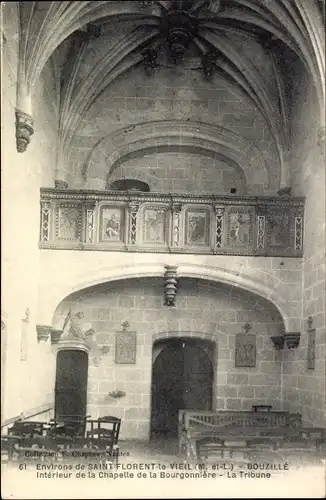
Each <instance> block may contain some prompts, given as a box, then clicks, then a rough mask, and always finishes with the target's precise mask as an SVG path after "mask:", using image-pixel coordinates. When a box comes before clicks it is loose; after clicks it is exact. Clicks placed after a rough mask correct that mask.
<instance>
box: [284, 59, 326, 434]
mask: <svg viewBox="0 0 326 500" xmlns="http://www.w3.org/2000/svg"><path fill="white" fill-rule="evenodd" d="M293 74H296V75H297V78H296V79H294V81H297V82H298V84H297V86H295V87H294V93H293V102H294V106H293V107H294V112H293V149H292V184H293V187H294V190H295V192H296V194H298V195H300V196H301V195H304V196H306V208H305V214H306V215H305V228H304V231H305V245H304V257H303V275H302V290H303V303H302V325H301V332H302V334H301V340H300V347H299V349H296V350H293V351H291V352H288V353H286V358H285V359H286V362H285V364H284V375H283V381H284V401H285V404H286V407H287V408H289V409H291V410H295V411H299V412H301V413H302V415H303V419H304V421H305V422H306V423H307V424H309V425H317V426H323V427H324V426H325V425H326V418H325V364H326V356H325V352H326V351H325V343H326V334H325V157H324V151H325V150H324V148H325V144H324V142H323V140H321V139H322V137H320V132H321V131H322V130H321V128H320V110H319V106H318V102H317V99H316V96H315V94H314V90H313V87H312V83H311V81H310V80H309V79H308V78H307V77H304V74H303V71H302V68H300V67H294V68H293ZM309 316H311V317H312V319H313V325H312V327H313V328H315V329H316V359H315V369H308V366H307V345H308V334H307V328H308V324H307V320H308V317H309Z"/></svg>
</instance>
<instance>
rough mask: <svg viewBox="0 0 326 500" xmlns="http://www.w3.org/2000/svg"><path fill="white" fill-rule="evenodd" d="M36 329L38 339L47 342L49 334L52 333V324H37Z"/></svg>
mask: <svg viewBox="0 0 326 500" xmlns="http://www.w3.org/2000/svg"><path fill="white" fill-rule="evenodd" d="M36 331H37V341H38V342H46V341H47V340H48V338H49V335H50V334H51V331H52V326H47V325H36Z"/></svg>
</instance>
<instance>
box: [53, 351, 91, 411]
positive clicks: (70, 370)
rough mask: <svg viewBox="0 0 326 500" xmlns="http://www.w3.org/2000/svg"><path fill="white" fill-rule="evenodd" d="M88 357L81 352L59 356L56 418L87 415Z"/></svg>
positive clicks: (62, 352)
mask: <svg viewBox="0 0 326 500" xmlns="http://www.w3.org/2000/svg"><path fill="white" fill-rule="evenodd" d="M87 378H88V355H87V353H86V352H84V351H79V350H63V351H59V352H58V355H57V371H56V384H55V417H56V419H60V417H61V416H63V415H74V416H76V415H81V416H85V415H86V405H87Z"/></svg>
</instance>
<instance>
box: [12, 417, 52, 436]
mask: <svg viewBox="0 0 326 500" xmlns="http://www.w3.org/2000/svg"><path fill="white" fill-rule="evenodd" d="M46 426H47V424H46V422H28V421H27V422H25V421H17V422H15V423H14V424H13V425H12V427H9V429H8V436H19V437H26V438H28V437H37V436H43V435H44V433H45V431H46Z"/></svg>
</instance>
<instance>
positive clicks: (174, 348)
mask: <svg viewBox="0 0 326 500" xmlns="http://www.w3.org/2000/svg"><path fill="white" fill-rule="evenodd" d="M153 351H154V357H155V355H156V354H157V356H156V359H155V360H154V362H153V367H152V405H151V437H152V438H154V437H157V438H159V437H163V436H165V437H166V436H169V437H175V436H176V435H177V431H178V413H179V410H181V409H197V410H211V409H212V404H213V385H214V382H213V381H214V370H213V363H212V361H213V359H214V355H215V353H214V344H213V343H212V342H209V341H204V340H199V339H195V338H192V339H191V338H189V337H180V338H172V339H165V340H162V341H158V342H157V343H155V344H154V346H153Z"/></svg>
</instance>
